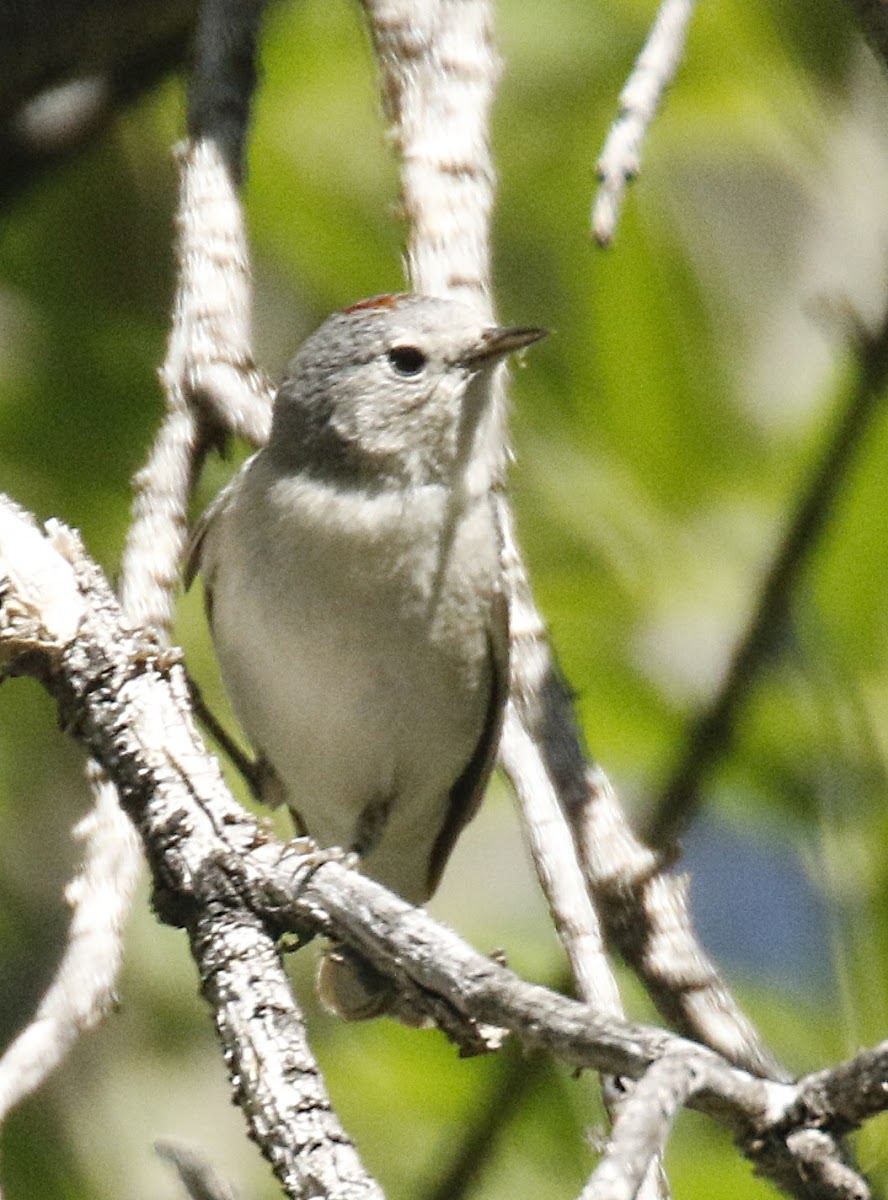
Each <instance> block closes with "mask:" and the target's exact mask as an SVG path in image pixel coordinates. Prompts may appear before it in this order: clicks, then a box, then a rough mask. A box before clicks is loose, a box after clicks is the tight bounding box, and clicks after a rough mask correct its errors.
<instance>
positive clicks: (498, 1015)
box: [0, 509, 888, 1200]
mask: <svg viewBox="0 0 888 1200" xmlns="http://www.w3.org/2000/svg"><path fill="white" fill-rule="evenodd" d="M10 513H11V514H12V515H11V516H10V515H9V514H10ZM4 519H6V520H8V521H12V520H14V519H17V520H19V521H20V520H22V518H21V514H20V513H19V512H17V511H16V510H13V509H7V510H6V514H5V517H4ZM31 533H32V535H33V537H35V538H39V533H38V532H37V531H36V530H35V529H34V527H33V524H32V525H31ZM4 543H5V539H4V540H3V541H0V545H4ZM47 545H49V542H47ZM51 548H55V549H56V550H57V551H58V552H59V553H58V558H59V562H60V563H61V565H62V566H65V565H66V564H67V570H68V574H69V576H70V577H71V578H72V579H73V580H74V582H75V585H76V589H77V591H78V593H79V597H78V605H79V612H80V614H81V616H80V620H79V623H78V627H77V634H76V637H75V638H74V640H72V637H71V634H70V630H69V631H68V632H67V634H66V635H65V636H59V631H55V633H54V632H53V629H52V622H51V620H50V619H49V618H48V617H47V615H46V613H44V612H43V611H42V610H40V609H39V608H38V607H36V604H35V599H34V597H35V596H39V589H37V588H35V587H34V586H32V582H33V581H32V580H31V579H30V575H29V568H28V566H27V564H22V563H16V565H15V567H14V568H12V569H11V568H10V567H9V566H8V563H7V562H4V563H3V564H2V566H0V576H2V577H4V585H3V588H2V592H0V595H2V604H0V662H2V663H3V667H4V670H5V672H6V673H7V674H22V673H28V674H31V675H34V676H35V677H37V678H39V679H41V681H42V682H43V683H44V685H45V686H46V687H47V688H48V689H49V690H50V691H51V692H52V693H53V695H54V696H55V697H56V700H57V702H58V704H59V707H60V712H61V715H62V718H63V723H64V727H65V728H66V729H68V730H69V731H70V732H71V733H72V734H73V735H74V736H76V737H77V738H78V739H80V740H81V741H82V742H83V743H84V744H85V745H86V746H87V748H88V749H89V751H90V752H91V753H92V754H93V755H94V756H95V757H96V759H97V760H98V761H99V762H101V763H102V765H103V767H104V768H105V770H107V771H108V772H109V774H110V775H111V776H112V777H113V779H114V783H115V785H116V787H117V788H118V790H119V793H120V796H121V799H122V802H123V804H124V806H125V808H126V810H127V812H128V813H129V814H130V816H131V817H132V819H133V821H134V822H135V824H136V826H137V828H138V829H139V831H140V833H141V835H142V838H143V841H144V843H145V847H146V850H147V852H148V857H149V861H150V862H151V864H152V869H153V872H154V877H155V905H156V907H157V910H158V912H159V914H160V915H161V917H162V918H163V919H164V920H166V921H167V922H168V923H172V924H177V925H182V926H184V927H185V928H186V929H187V930H188V933H189V936H190V939H191V944H192V950H193V952H194V954H195V957H196V959H197V962H198V967H199V970H200V972H201V979H202V981H203V989H204V994H205V996H206V997H207V999H208V1000H209V1001H210V1002H211V1004H213V1005H214V1006H215V1007H216V1024H217V1029H218V1031H219V1034H220V1037H221V1038H222V1040H223V1047H224V1050H225V1057H226V1061H227V1063H228V1065H229V1070H230V1073H231V1076H232V1082H233V1084H234V1089H235V1096H236V1099H237V1100H238V1102H239V1103H240V1104H241V1105H242V1107H244V1109H245V1112H246V1114H247V1118H248V1121H249V1122H250V1127H251V1131H252V1133H253V1136H254V1137H255V1138H256V1140H257V1141H259V1143H260V1145H261V1146H262V1149H263V1151H264V1153H265V1154H266V1155H267V1156H268V1158H269V1160H270V1161H271V1162H272V1165H273V1166H274V1169H275V1171H276V1172H277V1174H278V1177H279V1178H280V1179H281V1181H282V1182H283V1183H284V1185H285V1187H286V1188H287V1189H288V1194H289V1195H291V1196H297V1195H299V1196H301V1195H303V1194H306V1193H305V1192H304V1191H301V1190H300V1189H302V1188H305V1187H307V1186H308V1183H307V1181H308V1180H312V1181H315V1182H317V1181H319V1180H321V1179H323V1181H324V1182H323V1187H324V1188H327V1191H328V1193H329V1194H330V1195H334V1196H337V1197H351V1196H368V1195H370V1196H372V1195H378V1192H377V1191H376V1189H375V1185H374V1184H373V1183H372V1182H371V1181H370V1180H369V1179H368V1178H367V1176H366V1174H365V1173H364V1171H363V1168H362V1167H361V1166H360V1163H359V1160H358V1159H357V1155H356V1154H355V1152H354V1149H353V1147H352V1146H351V1143H350V1142H349V1141H348V1139H347V1138H346V1135H345V1134H344V1132H342V1131H341V1129H340V1128H339V1126H338V1124H337V1123H336V1120H335V1117H334V1116H333V1114H332V1112H330V1111H329V1109H328V1108H327V1102H326V1098H325V1097H324V1095H323V1091H322V1084H321V1081H320V1078H319V1076H317V1074H316V1073H315V1070H314V1068H313V1064H312V1063H311V1061H310V1059H309V1058H308V1057H307V1055H308V1048H307V1045H306V1044H305V1041H304V1032H303V1030H302V1025H301V1018H300V1016H299V1014H298V1011H297V1010H296V1008H295V1003H294V1002H293V1000H292V997H291V996H290V994H289V991H288V988H287V983H286V978H285V976H284V974H283V971H282V969H281V964H280V960H279V957H278V955H277V952H276V950H275V948H274V943H273V940H272V937H271V936H270V931H272V930H274V931H276V932H283V931H292V932H296V933H297V934H302V935H304V934H305V933H307V932H314V931H319V932H323V933H325V934H327V935H329V936H332V937H334V938H335V939H336V940H337V941H340V942H342V943H344V944H346V945H347V946H350V947H352V948H354V949H355V950H357V951H359V952H360V954H361V955H362V956H364V957H366V958H367V959H368V961H369V962H371V963H372V964H373V965H374V966H375V967H376V968H377V969H379V970H381V971H383V972H384V973H386V974H387V975H389V976H390V977H391V978H392V979H393V980H394V981H395V982H396V983H397V984H399V985H400V984H401V983H404V984H406V985H408V986H411V987H414V988H419V989H423V990H425V991H427V992H429V993H430V995H431V996H432V997H433V998H434V999H435V1001H436V1003H437V1004H446V1005H448V1006H450V1007H451V1008H452V1009H453V1010H454V1012H455V1013H457V1014H459V1015H460V1016H461V1018H462V1019H463V1020H464V1021H466V1022H470V1023H474V1024H477V1025H482V1026H483V1025H494V1026H497V1027H499V1028H504V1029H509V1030H511V1031H512V1033H513V1034H514V1035H515V1036H516V1037H517V1038H518V1039H519V1040H520V1041H521V1042H522V1044H523V1045H524V1046H526V1047H527V1048H529V1049H540V1050H545V1051H548V1052H549V1053H552V1054H554V1055H556V1056H557V1057H559V1058H560V1059H561V1060H562V1061H564V1062H566V1063H568V1064H569V1065H571V1066H574V1067H578V1068H579V1067H593V1068H595V1069H596V1070H599V1071H604V1072H607V1073H610V1074H615V1075H624V1076H629V1077H632V1078H638V1077H640V1076H642V1075H643V1074H644V1073H645V1072H646V1071H647V1070H648V1068H649V1067H650V1066H651V1064H652V1063H654V1062H655V1061H657V1060H659V1059H662V1058H663V1057H664V1055H667V1054H672V1053H675V1054H676V1055H681V1054H684V1055H686V1056H687V1060H688V1062H689V1063H690V1064H691V1065H692V1066H693V1070H694V1072H695V1073H696V1077H697V1078H698V1080H699V1086H697V1085H696V1084H695V1087H694V1089H693V1094H692V1096H691V1103H693V1105H694V1107H696V1108H700V1109H701V1110H702V1111H704V1112H707V1113H709V1114H710V1115H711V1116H712V1117H713V1118H715V1119H716V1120H719V1121H721V1122H723V1123H725V1124H727V1125H728V1126H729V1127H730V1128H731V1129H732V1131H733V1133H734V1135H735V1137H736V1138H737V1139H738V1143H739V1144H740V1146H741V1148H742V1149H743V1151H744V1153H746V1154H747V1155H748V1156H749V1157H750V1159H751V1160H752V1161H753V1162H754V1164H755V1165H756V1168H757V1169H758V1170H759V1171H760V1172H762V1173H764V1174H767V1175H768V1176H769V1177H770V1178H771V1179H773V1180H774V1181H775V1182H776V1183H778V1185H779V1186H781V1187H783V1188H784V1189H785V1190H787V1191H788V1192H790V1194H792V1195H796V1196H799V1197H807V1198H809V1200H810V1197H824V1200H825V1198H826V1197H831V1198H834V1200H839V1198H841V1200H849V1197H860V1198H863V1197H866V1196H868V1194H869V1193H868V1190H867V1188H866V1185H865V1183H864V1182H863V1181H862V1180H861V1179H860V1178H859V1177H858V1176H857V1175H856V1174H855V1173H854V1172H853V1171H852V1170H851V1168H849V1167H848V1166H847V1165H846V1164H845V1163H844V1162H843V1161H842V1159H841V1156H840V1154H839V1151H838V1149H837V1146H836V1144H835V1141H834V1138H833V1136H832V1128H833V1126H834V1125H837V1126H838V1128H839V1130H844V1129H845V1128H847V1113H843V1114H842V1115H841V1117H840V1118H838V1119H836V1118H834V1117H833V1115H832V1114H830V1113H827V1112H824V1110H823V1109H822V1108H821V1109H820V1110H819V1111H817V1112H816V1113H815V1114H814V1115H813V1116H812V1114H811V1112H810V1110H809V1109H808V1108H807V1107H806V1106H805V1105H804V1104H800V1102H799V1098H800V1095H806V1096H811V1097H814V1096H819V1097H821V1098H824V1097H827V1096H829V1094H830V1083H829V1082H828V1080H827V1079H825V1078H823V1077H821V1078H820V1079H818V1080H817V1082H816V1084H815V1083H813V1082H812V1083H811V1084H810V1085H809V1086H808V1091H807V1092H800V1089H799V1088H797V1087H794V1086H790V1085H788V1084H780V1083H772V1082H769V1081H767V1080H764V1079H761V1078H756V1077H755V1076H752V1075H750V1074H748V1073H747V1072H745V1071H743V1070H740V1069H738V1068H736V1067H733V1066H731V1065H730V1064H728V1063H727V1062H726V1061H725V1060H724V1059H722V1058H721V1057H720V1056H719V1055H717V1054H715V1053H714V1052H713V1051H711V1050H708V1049H705V1048H703V1047H700V1046H697V1045H695V1044H694V1043H691V1042H686V1041H683V1040H682V1039H680V1038H678V1037H676V1036H675V1035H673V1034H669V1033H665V1032H663V1031H661V1030H654V1029H650V1028H646V1027H644V1026H640V1025H635V1024H630V1023H628V1022H626V1021H624V1020H620V1019H617V1018H614V1017H607V1016H605V1015H602V1014H600V1013H596V1012H595V1010H594V1009H592V1008H590V1007H589V1006H587V1005H585V1004H581V1003H579V1002H577V1001H572V1000H568V999H566V998H565V997H563V996H559V995H557V994H555V993H552V992H549V991H547V990H546V989H545V988H542V987H539V986H536V985H533V984H529V983H525V982H524V981H522V980H520V979H518V978H517V977H516V976H514V975H513V974H512V973H511V972H510V971H508V970H506V969H505V968H504V967H502V966H500V965H499V964H497V963H495V962H492V961H491V960H490V959H488V958H485V957H483V956H482V955H479V954H477V953H476V952H475V951H473V950H471V949H470V948H469V947H468V946H467V945H466V944H465V943H464V942H462V941H461V940H460V939H459V938H458V937H457V936H456V935H455V934H453V933H451V932H450V931H449V930H447V929H445V928H444V927H442V926H440V925H438V924H437V923H436V922H435V921H433V920H432V919H431V918H430V917H429V916H428V914H427V913H425V912H424V911H423V910H421V909H413V908H411V907H410V905H408V904H406V903H405V902H404V901H402V900H400V899H399V898H398V897H397V896H394V895H393V894H392V893H389V892H387V891H386V890H385V889H384V888H382V887H381V886H380V885H379V884H376V883H374V882H373V881H372V880H370V879H367V878H364V877H362V876H360V875H358V874H357V873H355V872H354V871H352V870H349V869H347V868H346V867H345V866H343V865H342V864H341V863H339V862H336V861H331V860H330V856H329V855H326V856H321V859H320V865H319V859H318V856H317V855H308V856H306V855H305V854H303V853H299V852H298V848H294V847H289V848H288V847H280V846H279V845H278V844H277V843H276V842H275V841H274V840H273V838H272V837H271V836H270V834H269V833H268V832H267V831H265V830H263V829H262V828H261V827H260V826H259V825H258V823H257V822H256V821H255V819H254V818H252V817H251V816H250V815H249V814H247V813H246V812H244V810H243V809H241V808H240V807H239V806H238V805H237V804H236V803H235V802H234V800H233V799H232V798H231V796H230V794H229V793H228V792H227V790H226V788H225V786H224V784H223V782H222V778H221V775H220V773H219V769H218V764H217V763H216V762H215V760H214V759H212V758H211V757H210V756H208V755H207V753H206V751H205V749H204V748H203V746H202V744H201V743H200V741H199V738H198V736H197V734H196V731H195V729H194V726H193V724H192V722H191V720H190V716H189V714H188V689H187V682H186V680H185V676H184V672H183V670H182V668H181V666H180V665H179V664H178V661H177V658H176V656H175V655H172V654H170V653H169V652H163V651H158V649H157V648H156V646H154V645H152V644H151V643H148V642H146V641H145V640H144V639H143V638H141V637H140V636H137V635H134V634H133V632H132V631H131V630H130V629H129V628H128V627H127V626H126V625H125V623H124V621H123V617H122V615H121V613H120V610H119V608H118V607H117V605H116V603H115V601H114V598H113V596H112V594H111V592H110V589H108V587H107V584H106V583H105V582H104V580H103V578H102V576H101V573H100V572H99V571H98V569H97V568H96V567H95V566H94V565H93V564H92V563H91V562H90V561H89V560H88V559H87V558H86V556H85V555H84V554H83V551H82V549H81V548H80V546H79V543H78V541H77V539H76V538H75V537H74V536H73V535H72V534H69V533H67V532H66V531H64V530H61V529H58V528H57V529H55V530H54V531H53V535H52V547H51ZM29 561H30V560H29ZM70 590H71V588H70V584H69V585H68V591H69V592H70ZM50 607H51V606H50ZM876 1055H877V1058H875V1059H874V1060H873V1062H872V1063H871V1064H869V1066H870V1068H871V1070H872V1071H875V1070H876V1069H877V1065H878V1064H882V1065H884V1054H883V1053H882V1051H881V1049H880V1050H879V1051H877V1052H876ZM862 1069H863V1067H862V1064H860V1063H855V1064H854V1066H853V1067H850V1068H847V1069H846V1068H841V1069H840V1070H841V1071H844V1073H845V1075H846V1076H847V1075H849V1074H850V1073H852V1072H854V1071H857V1072H859V1071H861V1070H862ZM803 1082H804V1081H803ZM885 1082H886V1083H888V1081H885ZM839 1092H840V1093H841V1085H839ZM867 1096H868V1100H867V1105H868V1106H869V1109H868V1111H869V1110H871V1108H872V1106H873V1104H874V1098H875V1096H876V1090H875V1088H874V1087H873V1086H870V1087H869V1088H868V1089H867ZM883 1103H884V1106H885V1107H888V1087H886V1088H884V1089H883ZM312 1186H313V1185H312Z"/></svg>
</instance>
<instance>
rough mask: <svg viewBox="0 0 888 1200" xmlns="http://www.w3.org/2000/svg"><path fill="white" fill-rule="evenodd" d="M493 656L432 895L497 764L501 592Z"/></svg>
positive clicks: (435, 853) (504, 668) (502, 682)
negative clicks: (475, 737) (481, 717)
mask: <svg viewBox="0 0 888 1200" xmlns="http://www.w3.org/2000/svg"><path fill="white" fill-rule="evenodd" d="M488 653H489V655H490V667H491V671H490V677H491V682H490V696H489V697H488V701H487V712H486V715H485V718H484V727H483V729H482V730H481V736H480V738H479V739H478V744H477V746H476V747H475V752H474V753H473V755H472V757H471V758H470V759H469V761H468V763H467V765H466V767H465V770H464V771H463V773H462V774H461V775H460V777H459V779H457V781H456V783H454V785H453V787H452V788H451V789H450V803H449V804H448V806H447V815H446V816H445V818H444V824H443V825H442V826H441V831H440V832H439V834H438V836H437V838H436V839H435V844H434V846H433V848H432V854H431V858H430V859H429V875H428V891H429V895H430V896H431V895H432V893H433V892H434V891H435V890H436V888H437V887H438V884H439V883H440V881H441V875H442V874H443V872H444V868H445V867H446V865H447V860H448V859H449V858H450V855H451V853H452V851H453V847H454V846H455V845H456V839H457V838H458V837H459V835H460V833H461V832H462V830H463V829H464V828H465V826H466V825H467V824H468V823H469V821H471V819H472V817H474V815H475V813H476V812H477V811H478V809H479V807H480V805H481V801H482V800H483V799H484V790H485V788H486V787H487V781H488V779H489V778H490V774H491V772H492V771H493V768H494V765H495V764H496V756H497V751H498V750H499V744H500V735H501V733H502V729H503V718H504V715H505V711H506V701H507V699H508V696H509V605H508V601H507V599H506V597H505V595H503V594H502V593H501V592H499V593H497V596H496V598H495V601H494V605H493V610H492V612H491V624H490V630H489V632H488Z"/></svg>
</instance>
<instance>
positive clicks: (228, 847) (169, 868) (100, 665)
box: [0, 503, 380, 1200]
mask: <svg viewBox="0 0 888 1200" xmlns="http://www.w3.org/2000/svg"><path fill="white" fill-rule="evenodd" d="M0 516H2V521H3V526H2V532H3V536H2V537H0V580H2V588H0V596H2V605H0V665H2V667H3V669H4V670H5V672H6V673H8V674H18V673H21V672H22V671H30V670H34V669H36V670H37V673H38V674H39V673H40V671H41V670H43V671H45V672H46V674H45V675H44V682H46V683H47V685H48V686H49V687H50V690H51V691H54V692H55V694H56V697H57V699H58V700H59V703H60V708H61V711H62V714H63V720H64V723H65V727H66V728H67V729H69V730H70V731H71V732H72V733H73V734H74V735H75V736H77V737H79V738H81V739H82V740H83V742H84V744H85V745H86V746H87V747H88V748H89V750H90V751H91V752H92V753H93V754H94V756H95V758H96V759H97V761H99V762H100V763H101V765H102V766H103V768H104V769H105V770H107V771H109V774H110V775H111V776H112V778H113V781H114V785H115V787H116V788H117V790H118V792H119V794H120V796H121V800H122V801H123V803H124V807H125V809H126V811H127V812H128V813H129V815H130V817H131V818H132V819H133V820H134V823H135V824H136V825H137V827H138V828H139V829H140V832H141V833H142V835H143V840H144V841H145V846H146V849H147V851H148V854H149V859H150V861H151V863H152V867H153V870H154V874H155V903H156V905H157V907H158V911H159V912H160V913H161V914H162V915H163V916H164V917H165V919H166V920H167V921H168V922H169V923H171V924H174V925H182V926H185V927H186V928H187V930H188V933H189V937H190V939H191V945H192V951H193V954H194V957H195V961H196V963H197V966H198V970H199V972H200V977H201V982H202V987H203V990H204V994H205V995H206V997H207V999H208V1000H209V1001H210V1002H211V1004H212V1005H213V1008H214V1015H215V1019H216V1028H217V1031H218V1033H219V1036H220V1039H221V1040H222V1044H223V1050H224V1056H225V1062H226V1065H227V1067H228V1071H229V1074H230V1076H231V1080H232V1084H233V1088H234V1093H235V1097H236V1099H237V1100H238V1102H239V1103H240V1104H241V1107H242V1108H243V1109H244V1112H245V1115H246V1117H247V1121H248V1125H249V1127H250V1131H251V1134H252V1136H253V1137H254V1139H255V1140H256V1141H257V1142H258V1144H259V1145H260V1148H261V1149H262V1151H263V1153H264V1154H265V1156H266V1157H267V1158H268V1160H269V1162H270V1163H271V1165H272V1167H273V1169H274V1171H275V1173H276V1174H277V1176H278V1178H279V1179H280V1181H281V1183H282V1184H283V1186H284V1188H285V1190H286V1193H287V1195H288V1196H291V1197H293V1198H294V1200H296V1198H299V1200H301V1198H302V1197H307V1196H312V1195H318V1194H321V1195H324V1196H328V1197H331V1198H332V1197H336V1198H337V1200H358V1198H360V1200H372V1198H378V1197H380V1192H379V1190H378V1188H377V1187H376V1185H375V1183H374V1182H373V1181H372V1180H371V1179H370V1177H369V1176H368V1175H367V1173H366V1171H365V1170H364V1168H363V1166H362V1164H361V1162H360V1160H359V1158H358V1156H357V1153H356V1151H355V1149H354V1147H353V1145H352V1143H351V1141H350V1140H349V1138H348V1136H347V1135H346V1133H345V1132H344V1130H343V1129H342V1128H341V1126H340V1125H339V1123H338V1120H337V1118H336V1116H335V1114H334V1113H333V1112H332V1109H331V1107H330V1104H329V1100H328V1098H327V1096H326V1094H325V1092H324V1088H323V1083H322V1080H321V1077H320V1074H319V1072H318V1070H317V1067H316V1065H315V1064H314V1061H313V1059H312V1057H311V1054H310V1051H309V1049H308V1045H307V1042H306V1039H305V1031H304V1028H303V1024H302V1017H301V1014H300V1012H299V1010H298V1008H297V1006H296V1003H295V1001H294V999H293V997H292V994H291V992H290V988H289V983H288V981H287V977H286V974H285V972H284V970H283V965H282V963H281V961H280V956H279V954H278V952H277V949H276V947H275V942H274V937H273V936H272V933H271V932H270V929H269V925H268V923H267V922H266V921H265V920H263V919H262V918H261V917H260V916H257V915H256V913H255V912H254V911H253V908H252V905H251V904H250V903H249V902H247V901H245V899H244V898H240V899H238V898H237V896H236V895H234V894H233V893H232V889H231V887H230V886H225V884H224V878H225V869H224V868H223V866H222V864H223V862H224V861H225V860H226V859H228V858H230V857H231V856H232V855H233V854H237V853H243V852H244V850H245V847H243V846H242V845H238V846H235V845H234V844H232V843H229V842H227V841H226V840H223V839H222V838H221V834H222V831H223V830H224V829H225V828H226V824H227V825H228V827H229V831H231V832H235V834H236V833H237V832H241V833H243V832H247V831H249V837H250V839H251V844H252V846H253V847H254V848H255V847H261V846H263V844H265V843H266V842H267V835H265V834H264V833H263V831H262V830H261V829H260V828H259V826H258V825H257V824H256V823H255V822H254V821H252V820H250V819H247V821H246V823H245V821H244V818H245V817H246V814H245V813H244V812H243V810H242V809H240V808H239V806H238V805H236V804H235V802H234V801H233V800H232V798H231V797H230V795H229V794H228V793H227V791H226V789H225V786H224V783H223V781H222V777H221V774H220V771H219V766H218V763H217V762H216V761H215V759H213V758H212V757H211V756H209V755H208V754H207V752H206V751H205V749H204V748H203V746H202V745H201V743H200V741H199V739H198V737H197V734H196V731H195V729H194V726H193V724H192V722H191V719H190V716H189V714H188V704H187V682H186V680H185V676H184V671H183V670H182V668H181V666H178V665H177V664H178V655H176V654H172V653H170V652H168V651H164V650H161V649H160V648H159V647H158V645H157V643H156V642H151V641H148V640H146V637H145V635H144V634H142V633H134V632H133V630H132V628H131V627H130V626H129V625H128V623H126V622H125V620H124V617H123V614H122V611H121V609H120V608H119V606H118V604H117V603H116V601H115V599H114V596H113V594H112V592H111V590H110V588H109V587H108V585H107V583H106V582H105V580H104V578H103V577H102V575H101V573H100V572H99V570H98V568H97V567H95V566H94V564H92V563H91V562H90V561H89V560H88V559H87V558H86V557H85V555H84V554H83V551H82V548H81V546H80V543H79V540H78V539H77V538H76V537H75V536H74V535H73V534H71V533H70V532H68V531H67V530H65V529H64V528H63V527H61V526H53V528H52V531H51V533H50V534H49V536H48V537H47V538H46V539H44V538H43V536H42V534H41V533H40V531H39V530H38V529H37V527H36V525H35V524H34V522H33V521H29V520H28V519H27V518H26V517H24V516H23V515H22V513H21V511H20V510H18V509H16V508H15V507H12V506H8V505H7V504H5V503H2V504H0ZM24 554H27V557H19V556H22V555H24ZM31 564H35V566H34V567H32V565H31ZM48 564H51V567H52V569H51V570H48V569H47V565H48ZM35 569H36V573H32V572H35ZM46 581H48V582H46ZM44 597H46V603H43V600H44ZM95 656H98V657H95ZM41 661H42V667H38V663H39V662H41ZM149 680H150V683H149V686H148V687H147V688H146V687H145V684H146V683H148V682H149ZM164 681H165V682H164ZM158 684H160V685H161V686H160V687H155V685H158ZM115 729H116V732H114V730H115ZM101 730H103V731H104V732H100V731H101ZM106 738H110V741H106ZM140 778H141V783H140V782H139V780H140ZM149 779H150V780H152V782H151V783H148V781H149ZM146 784H147V785H148V786H147V787H146V786H145V785H146ZM214 847H215V848H214ZM220 855H221V857H220Z"/></svg>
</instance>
